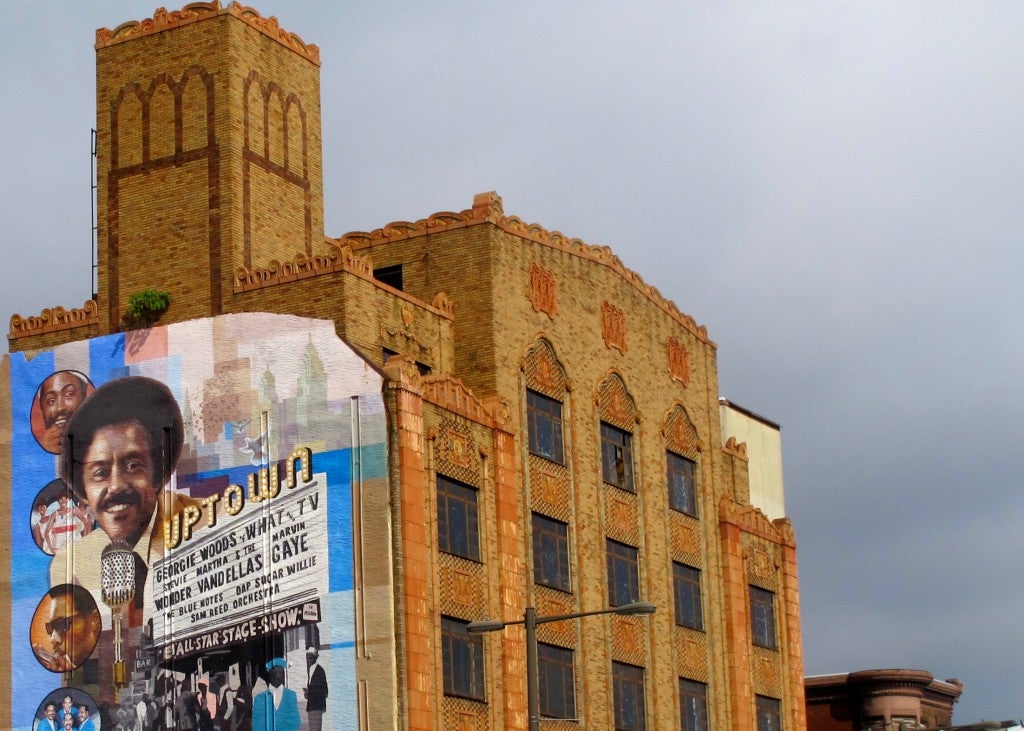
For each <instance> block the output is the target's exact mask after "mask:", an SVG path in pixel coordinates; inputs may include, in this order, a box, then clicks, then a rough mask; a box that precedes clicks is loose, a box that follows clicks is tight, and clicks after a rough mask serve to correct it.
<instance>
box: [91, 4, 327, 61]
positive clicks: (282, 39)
mask: <svg viewBox="0 0 1024 731" xmlns="http://www.w3.org/2000/svg"><path fill="white" fill-rule="evenodd" d="M224 14H228V15H233V16H235V17H236V18H238V19H239V20H241V21H244V22H245V23H248V24H249V25H250V26H252V27H253V28H255V29H256V30H258V31H260V32H261V33H263V34H264V35H266V36H269V37H270V38H273V39H274V40H275V41H277V42H278V43H280V44H281V45H283V46H285V47H287V48H289V49H291V50H292V51H295V53H297V54H299V55H300V56H302V57H303V58H306V59H308V60H310V61H312V62H313V63H315V64H316V65H317V66H319V65H320V48H319V47H317V46H315V45H313V44H312V43H306V42H305V41H303V40H302V39H301V38H300V37H299V36H297V35H296V34H294V33H289V32H288V31H286V30H285V29H284V28H282V27H281V26H280V25H279V24H278V22H277V18H275V17H274V16H268V17H266V18H264V17H263V16H262V15H260V14H259V12H258V11H257V10H255V9H254V8H251V7H249V6H247V5H242V4H241V3H238V2H231V3H229V4H228V6H227V7H225V8H222V7H221V4H220V0H212V2H197V3H189V4H188V5H186V6H185V7H183V8H182V9H181V10H174V11H171V12H168V11H167V9H166V8H157V10H156V12H155V13H154V14H153V17H152V18H145V19H143V20H129V21H127V22H125V23H121V25H119V26H117V27H116V28H114V29H113V30H110V29H109V28H98V29H97V30H96V49H97V50H99V49H100V48H106V47H107V46H113V45H115V44H118V43H123V42H125V41H130V40H133V39H135V38H141V37H142V36H148V35H153V34H154V33H160V32H163V31H165V30H171V29H172V28H180V27H181V26H184V25H189V24H190V23H195V22H197V21H200V20H205V19H207V18H211V17H215V16H217V15H224Z"/></svg>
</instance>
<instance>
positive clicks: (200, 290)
mask: <svg viewBox="0 0 1024 731" xmlns="http://www.w3.org/2000/svg"><path fill="white" fill-rule="evenodd" d="M97 59H98V61H97V62H98V92H97V109H98V121H97V124H98V139H99V200H100V246H99V292H98V296H97V299H96V301H94V302H93V301H90V302H87V303H86V304H85V305H84V306H83V307H82V308H81V309H79V310H73V311H67V310H62V309H60V308H56V309H54V310H52V311H46V312H44V313H41V314H40V315H39V316H35V317H29V318H22V317H20V316H17V315H16V316H14V317H13V318H12V321H11V330H10V334H9V340H10V345H11V349H12V350H33V349H39V348H46V347H51V346H53V345H55V344H58V343H61V342H68V341H73V340H79V339H84V338H87V337H92V336H95V335H97V334H102V333H107V332H111V331H115V330H117V329H118V328H119V327H121V318H122V315H123V313H124V307H125V303H126V301H127V297H128V296H129V295H130V294H131V293H132V292H135V291H139V290H141V289H146V288H158V289H165V290H167V291H169V292H170V293H171V295H172V298H173V303H172V305H171V308H170V309H169V310H168V312H167V313H165V315H164V317H163V319H162V320H161V323H165V322H172V321H182V320H188V319H192V318H198V317H204V316H208V315H212V314H219V313H227V312H243V311H270V312H280V313H289V314H296V315H303V316H311V317H319V318H328V319H331V320H333V321H334V322H335V327H336V330H337V332H338V334H339V336H340V337H342V338H343V339H345V340H346V341H347V342H348V343H350V344H351V345H353V346H354V347H355V348H357V349H358V350H359V351H360V352H361V353H362V354H363V355H364V357H365V358H366V359H367V360H368V361H369V362H371V363H373V364H375V365H376V367H378V368H380V369H382V371H383V373H384V374H385V377H386V378H387V380H388V386H387V388H386V394H385V402H386V406H387V409H388V413H389V419H390V421H389V425H390V426H389V429H390V435H389V436H390V440H391V442H390V457H389V459H390V465H389V471H390V475H391V479H390V486H389V488H390V495H389V496H388V499H377V500H373V499H368V500H367V501H366V502H364V503H362V504H361V505H360V510H361V511H362V512H361V514H362V524H363V525H365V526H367V529H366V530H363V531H362V532H361V534H360V535H359V536H357V542H358V544H359V545H358V546H357V551H356V553H357V556H361V557H362V566H361V567H357V571H356V575H357V593H359V592H362V596H364V598H365V597H371V596H372V597H373V599H374V606H375V607H376V608H375V609H374V610H372V611H371V610H369V609H364V610H362V611H361V613H357V617H358V622H359V624H360V626H359V627H357V645H358V647H357V658H358V664H357V672H358V674H359V692H360V709H359V712H360V715H361V717H362V719H363V723H364V727H366V728H371V729H378V728H402V729H435V728H446V729H447V728H450V729H460V730H461V729H491V728H508V729H525V728H526V727H527V713H526V708H527V697H526V696H527V691H526V677H525V675H526V674H525V664H526V663H525V647H524V635H523V631H522V629H521V628H520V627H511V628H508V629H506V630H505V631H504V632H502V633H500V634H492V635H486V636H485V639H484V644H485V648H486V652H485V670H486V672H485V678H486V680H485V682H486V690H485V694H484V701H483V702H480V701H475V700H467V699H464V698H456V697H452V696H446V695H445V693H444V684H443V673H442V666H443V660H442V646H441V635H440V622H441V617H442V616H444V617H451V618H455V619H460V620H474V619H481V618H484V617H496V618H502V619H505V620H515V619H519V618H521V617H522V615H523V611H524V609H525V607H526V606H529V605H532V606H535V607H537V609H538V612H539V613H541V614H561V613H570V612H578V611H591V610H597V609H601V608H604V607H606V606H608V602H609V599H608V575H607V563H606V550H607V549H606V546H607V543H606V542H607V541H608V540H613V541H616V542H618V543H620V544H624V545H626V546H629V547H632V548H635V549H636V550H637V554H638V556H639V578H640V593H641V596H642V598H643V599H645V600H647V601H650V602H653V603H654V604H656V605H657V607H658V611H657V613H656V614H654V615H652V616H650V617H617V616H607V615H606V616H596V617H588V618H585V619H582V620H578V621H575V622H562V623H558V624H549V625H544V626H543V627H541V628H540V632H539V639H540V641H541V642H544V643H548V644H551V645H555V646H557V647H562V648H566V649H569V650H572V651H573V657H574V666H575V691H576V692H575V705H576V716H577V719H578V720H577V721H573V722H557V723H556V722H545V727H546V728H557V729H562V728H565V729H577V728H579V729H584V728H591V729H597V728H611V727H613V718H614V708H613V706H614V703H613V688H612V681H611V667H612V662H622V663H628V664H629V665H633V666H638V667H642V668H643V670H644V694H645V695H644V700H645V707H646V726H647V728H648V729H670V728H679V726H680V696H679V680H680V678H686V679H689V680H694V681H699V682H701V683H705V684H707V689H708V706H709V708H708V712H709V723H710V727H711V728H716V729H724V728H731V729H751V730H752V729H755V728H756V727H757V726H756V720H755V696H757V695H760V696H765V697H768V698H773V699H777V700H778V701H779V702H780V706H781V709H782V717H783V719H784V728H787V729H794V730H796V731H802V729H804V728H805V718H804V715H805V713H804V700H803V686H802V676H803V667H802V653H801V643H800V616H799V592H798V585H797V568H796V548H795V539H794V534H793V530H792V527H791V525H790V524H789V521H788V520H786V519H780V520H776V521H769V520H768V519H767V518H766V517H765V516H764V514H763V513H761V511H760V510H758V509H757V508H755V507H753V506H751V505H750V492H749V486H748V482H747V459H748V458H747V456H746V454H745V452H744V450H743V446H742V445H737V444H736V443H735V442H734V441H730V440H728V439H727V438H725V437H723V435H722V433H721V422H720V417H719V403H718V397H719V393H718V380H717V363H716V346H715V344H714V343H713V342H712V341H711V340H710V339H709V338H708V334H707V332H706V330H705V329H704V328H703V327H701V326H698V325H697V324H696V323H695V322H694V320H693V319H692V318H691V317H689V316H687V315H685V314H683V313H681V312H679V310H678V309H677V308H676V307H675V305H673V304H672V303H671V302H669V301H667V300H665V299H664V298H663V297H662V296H661V295H660V294H659V293H658V292H657V290H655V289H654V288H653V287H650V286H649V285H647V284H645V283H644V282H643V281H642V280H641V279H640V277H639V276H638V275H637V274H635V273H633V272H631V271H630V270H628V269H626V268H625V267H624V266H623V264H622V263H621V262H620V261H619V259H618V258H617V257H615V256H614V255H613V254H612V253H611V251H609V250H608V249H607V248H605V247H592V246H588V245H587V244H585V243H583V242H581V241H579V240H578V239H571V238H568V237H566V236H563V235H561V234H559V233H557V232H550V231H547V230H545V229H543V228H542V227H540V226H537V225H530V224H526V223H524V222H523V221H521V220H520V219H518V218H516V217H513V216H507V215H505V213H504V211H503V208H502V203H501V200H500V198H498V197H497V195H495V194H494V193H486V194H481V195H478V196H476V197H475V199H474V201H473V205H472V207H471V208H469V209H467V210H464V211H462V212H459V213H439V214H435V215H433V216H431V217H429V218H426V219H423V220H420V221H416V222H398V223H392V224H389V225H387V226H385V227H383V228H381V229H378V230H376V231H373V232H362V233H351V234H346V235H345V236H342V237H341V238H339V239H325V238H324V235H323V200H322V195H323V194H322V182H321V180H322V171H321V162H320V147H319V140H320V134H319V131H320V111H319V81H318V74H319V66H318V57H317V52H316V47H315V46H309V45H306V44H304V43H303V42H301V41H300V40H298V39H296V38H295V37H294V36H292V35H290V34H287V33H285V32H284V31H281V30H280V29H279V28H278V27H277V25H276V21H273V19H267V18H263V17H261V16H258V15H256V14H255V13H254V12H253V11H251V10H250V9H245V8H242V7H241V6H238V5H235V4H232V5H230V6H228V7H226V8H220V6H219V4H218V3H194V4H193V5H190V6H187V8H186V9H185V10H183V11H180V12H179V13H169V14H168V13H163V14H162V15H161V14H160V13H158V14H157V16H155V17H154V18H153V19H152V20H151V21H144V22H142V23H139V24H134V25H132V24H127V25H126V26H122V27H120V28H119V29H118V31H117V32H114V33H112V32H109V31H101V32H99V33H98V34H97ZM397 265H401V267H402V273H403V286H402V291H399V290H397V289H395V288H392V287H390V286H387V285H385V284H382V283H381V282H379V281H377V280H375V279H374V278H373V270H374V267H386V266H397ZM396 354H397V357H393V356H395V355H396ZM389 358H390V360H389ZM528 390H532V391H535V392H537V393H540V394H543V395H545V396H547V397H549V398H551V399H554V400H556V401H558V402H560V403H561V405H562V419H563V431H562V437H563V441H564V451H565V458H564V460H563V463H559V462H556V461H551V460H548V459H545V458H543V457H540V456H538V455H535V454H531V453H530V449H529V441H528V436H527V405H526V399H527V392H528ZM602 422H604V423H606V424H609V425H612V426H614V427H615V428H617V429H619V430H621V431H622V432H624V433H626V434H628V435H629V438H630V440H631V445H632V469H633V478H634V484H635V490H634V491H627V490H623V489H620V488H619V487H616V486H614V485H611V484H607V483H605V482H604V480H603V479H602V462H601V441H600V430H601V423H602ZM668 452H672V453H674V454H677V455H679V456H681V457H685V458H686V459H688V460H691V461H692V462H694V463H695V465H696V484H697V496H698V500H697V511H696V512H697V515H696V517H693V516H689V515H686V514H684V513H682V512H679V511H676V510H671V509H670V508H669V491H668V485H667V479H666V475H667V453H668ZM438 475H444V476H445V477H448V478H451V479H454V480H458V481H459V482H460V483H463V484H465V485H468V486H470V487H471V488H473V489H475V490H476V491H477V494H478V495H479V504H478V510H479V521H480V560H478V561H477V560H471V559H467V558H463V557H460V556H455V555H452V554H449V553H445V552H443V551H440V550H439V548H438V535H437V531H438V516H437V499H436V489H435V486H436V481H437V476H438ZM534 513H537V514H539V515H543V516H547V517H549V518H552V519H555V520H557V521H561V522H562V523H565V524H567V525H568V527H569V533H568V535H569V551H570V553H569V556H570V573H571V586H570V591H560V590H558V589H553V588H549V587H546V586H540V585H536V584H535V583H534V581H533V578H532V577H533V566H534V564H533V542H532V538H531V520H532V515H533V514H534ZM673 562H678V563H683V564H686V565H687V566H691V567H693V568H696V569H699V570H700V572H701V581H702V592H703V597H702V606H703V614H704V627H703V630H702V631H698V630H693V629H688V628H685V627H680V626H677V624H676V622H675V615H674V594H673ZM750 586H757V587H761V588H763V589H767V590H769V591H771V592H773V594H774V597H775V602H776V603H775V616H776V628H775V630H776V633H777V637H778V649H767V648H764V647H758V646H755V645H753V644H752V641H751V616H750V604H749V587H750ZM364 602H365V599H364ZM382 603H390V606H388V607H387V608H386V609H385V608H382V607H381V604H382Z"/></svg>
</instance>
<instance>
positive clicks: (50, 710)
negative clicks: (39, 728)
mask: <svg viewBox="0 0 1024 731" xmlns="http://www.w3.org/2000/svg"><path fill="white" fill-rule="evenodd" d="M45 713H46V717H47V718H48V719H50V720H51V721H52V720H53V719H54V717H55V716H56V715H57V706H55V705H53V704H52V703H47V704H46V711H45Z"/></svg>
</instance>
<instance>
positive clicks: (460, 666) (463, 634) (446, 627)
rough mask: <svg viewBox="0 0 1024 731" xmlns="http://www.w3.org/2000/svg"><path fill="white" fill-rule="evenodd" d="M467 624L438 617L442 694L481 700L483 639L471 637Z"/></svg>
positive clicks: (482, 697)
mask: <svg viewBox="0 0 1024 731" xmlns="http://www.w3.org/2000/svg"><path fill="white" fill-rule="evenodd" d="M468 624H469V622H464V621H462V620H461V619H452V618H451V617H441V662H442V665H443V666H444V668H443V669H444V694H445V695H454V696H459V697H461V698H472V699H473V700H478V701H482V700H483V699H484V639H483V637H482V636H480V635H471V634H469V632H468V630H467V629H466V627H467V625H468Z"/></svg>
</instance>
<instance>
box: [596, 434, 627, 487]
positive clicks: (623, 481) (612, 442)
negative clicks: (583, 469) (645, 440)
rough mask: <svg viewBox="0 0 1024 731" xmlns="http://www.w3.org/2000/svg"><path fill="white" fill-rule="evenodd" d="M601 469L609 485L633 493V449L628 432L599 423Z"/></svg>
mask: <svg viewBox="0 0 1024 731" xmlns="http://www.w3.org/2000/svg"><path fill="white" fill-rule="evenodd" d="M601 467H602V474H603V476H604V481H605V482H607V483H608V484H609V485H615V486H616V487H621V488H622V489H623V490H628V491H629V492H633V491H634V490H633V447H632V444H631V435H630V433H629V432H625V431H622V430H621V429H616V428H615V427H614V426H612V425H611V424H605V423H604V422H603V421H602V422H601Z"/></svg>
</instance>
